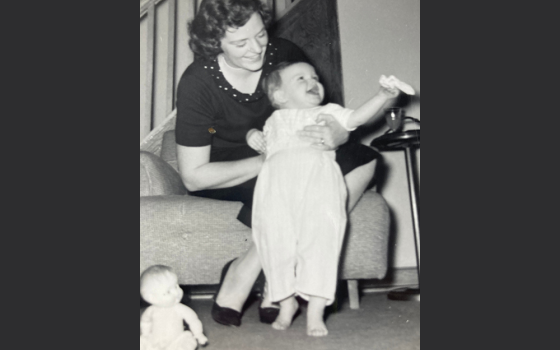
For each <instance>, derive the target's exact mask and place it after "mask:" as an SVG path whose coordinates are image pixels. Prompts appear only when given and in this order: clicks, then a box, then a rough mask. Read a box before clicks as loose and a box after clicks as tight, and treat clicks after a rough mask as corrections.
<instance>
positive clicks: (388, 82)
mask: <svg viewBox="0 0 560 350" xmlns="http://www.w3.org/2000/svg"><path fill="white" fill-rule="evenodd" d="M379 83H380V85H381V88H380V89H379V91H378V92H377V94H376V95H375V96H373V98H371V99H370V100H369V101H367V102H366V103H364V104H363V105H362V106H361V107H360V108H358V109H356V110H355V111H354V112H353V113H352V114H351V115H350V118H349V119H348V124H347V126H348V128H351V129H352V128H357V127H358V126H361V125H364V124H365V123H367V122H368V121H369V120H370V119H371V118H372V117H373V116H374V115H376V114H377V112H379V110H380V109H381V108H382V107H383V105H385V103H386V102H387V101H389V100H391V99H393V98H395V97H397V96H398V95H399V89H402V91H404V92H406V93H407V94H409V95H411V94H413V93H414V90H412V88H411V87H410V86H409V85H408V84H406V83H403V82H401V81H399V80H398V79H397V78H395V77H394V76H390V77H389V78H386V77H385V76H384V75H382V76H381V79H380V81H379Z"/></svg>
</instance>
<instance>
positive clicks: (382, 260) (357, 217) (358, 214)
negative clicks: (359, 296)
mask: <svg viewBox="0 0 560 350" xmlns="http://www.w3.org/2000/svg"><path fill="white" fill-rule="evenodd" d="M390 224H391V218H390V212H389V207H388V205H387V202H386V201H385V199H384V198H383V197H382V196H381V195H380V194H378V193H377V192H375V191H366V192H365V193H364V195H363V196H362V198H361V199H360V201H359V202H358V204H357V205H356V207H355V208H354V209H353V210H352V212H351V213H350V215H349V217H348V231H347V234H346V237H345V241H344V247H343V249H342V255H341V263H342V269H341V271H340V278H343V279H369V278H379V279H382V278H384V277H385V275H386V273H387V268H388V250H389V232H390Z"/></svg>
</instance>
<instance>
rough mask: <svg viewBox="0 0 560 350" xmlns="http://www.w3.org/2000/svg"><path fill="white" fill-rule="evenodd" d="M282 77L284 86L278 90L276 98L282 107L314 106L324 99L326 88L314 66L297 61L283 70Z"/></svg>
mask: <svg viewBox="0 0 560 350" xmlns="http://www.w3.org/2000/svg"><path fill="white" fill-rule="evenodd" d="M280 77H282V86H281V88H280V89H278V90H276V92H275V95H274V99H275V101H277V103H278V104H279V105H280V106H281V107H282V108H295V109H303V108H312V107H317V106H319V105H320V104H321V102H322V101H323V98H324V97H325V89H324V88H323V85H322V84H321V83H320V82H319V77H318V76H317V73H316V72H315V68H313V66H311V65H309V64H307V63H296V64H293V65H291V66H289V67H287V68H285V69H284V70H282V72H281V73H280Z"/></svg>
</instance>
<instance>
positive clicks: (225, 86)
mask: <svg viewBox="0 0 560 350" xmlns="http://www.w3.org/2000/svg"><path fill="white" fill-rule="evenodd" d="M276 51H278V48H277V47H275V45H273V44H272V43H271V42H269V43H268V48H267V50H266V54H265V58H264V64H263V72H262V74H261V78H260V79H259V84H258V85H257V90H256V91H255V92H254V93H252V94H246V93H243V92H241V91H238V90H236V89H235V88H234V87H233V86H231V84H230V83H229V82H228V81H227V80H226V78H225V77H224V73H222V70H221V69H220V65H219V64H218V58H216V59H214V60H212V61H207V62H204V69H205V70H206V71H207V72H208V74H210V76H211V77H212V78H214V83H216V86H217V87H218V88H220V89H221V90H222V91H223V92H224V93H225V94H228V95H229V96H230V97H231V98H233V99H234V100H236V101H238V102H239V103H248V102H254V101H258V100H260V99H261V98H263V96H264V95H265V94H264V91H263V90H262V87H261V82H262V79H263V78H264V77H266V76H268V74H270V70H271V68H272V66H274V65H275V64H277V63H278V62H277V58H276V57H277V55H275V54H276Z"/></svg>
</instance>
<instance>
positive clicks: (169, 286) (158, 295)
mask: <svg viewBox="0 0 560 350" xmlns="http://www.w3.org/2000/svg"><path fill="white" fill-rule="evenodd" d="M145 294H146V295H145V296H144V299H146V301H147V302H149V303H150V304H152V305H156V306H160V307H170V306H173V305H176V304H178V303H180V302H181V299H182V298H183V290H182V289H181V287H179V284H178V283H177V275H175V274H174V273H171V272H165V273H164V274H162V275H161V276H158V278H155V279H153V280H151V281H150V282H149V284H148V286H147V288H146V293H145Z"/></svg>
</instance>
